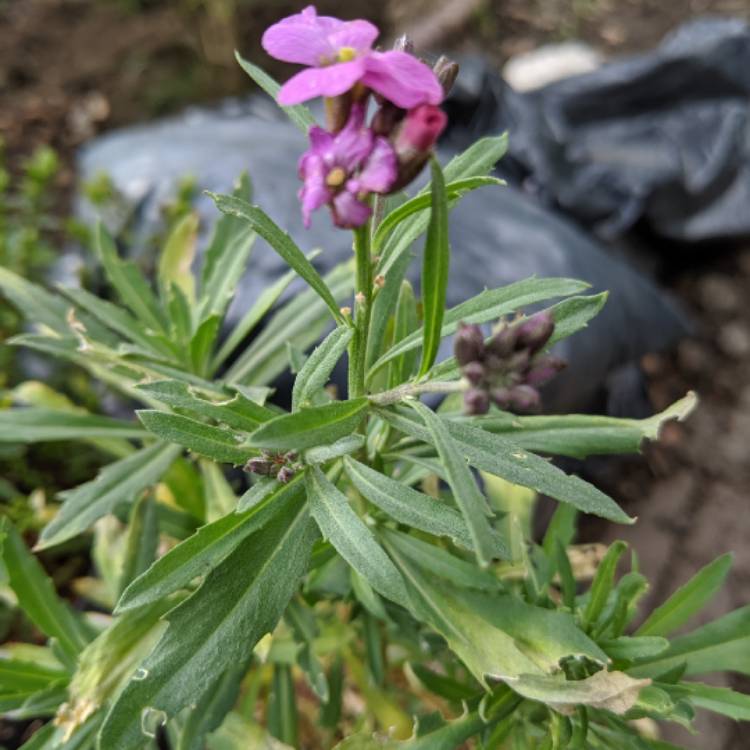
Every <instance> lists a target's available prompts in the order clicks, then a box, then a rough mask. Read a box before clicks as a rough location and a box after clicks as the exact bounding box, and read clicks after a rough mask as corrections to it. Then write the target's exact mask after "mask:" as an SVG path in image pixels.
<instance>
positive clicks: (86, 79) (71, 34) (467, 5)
mask: <svg viewBox="0 0 750 750" xmlns="http://www.w3.org/2000/svg"><path fill="white" fill-rule="evenodd" d="M303 4H306V3H301V2H283V1H281V0H279V1H278V2H274V3H265V2H261V0H237V10H236V12H235V14H234V16H233V17H232V18H229V19H228V18H227V17H222V16H220V15H219V14H217V12H216V11H215V8H217V7H219V6H220V5H222V4H220V3H216V4H214V5H212V4H211V3H208V2H205V3H198V2H195V3H190V2H187V1H183V2H181V1H180V0H172V2H158V1H154V0H151V2H148V1H147V0H118V2H114V1H111V2H105V0H10V2H8V1H7V0H6V2H3V0H0V38H1V39H2V44H1V45H0V134H2V137H3V139H4V140H5V143H6V148H7V153H8V156H9V160H10V163H11V166H12V167H16V166H17V165H18V164H19V163H20V161H21V160H22V159H23V158H24V157H25V156H27V155H28V154H29V153H30V152H31V150H32V149H33V147H34V146H36V145H39V144H44V143H46V144H50V145H52V146H54V147H55V148H57V149H58V150H59V151H60V153H61V155H62V157H63V162H64V164H65V167H66V168H65V169H64V170H63V172H62V174H61V176H60V179H59V183H58V188H59V191H60V199H61V200H60V202H61V206H62V208H61V210H64V204H65V203H66V202H67V197H68V196H69V195H70V188H71V186H72V182H73V171H72V156H73V153H74V150H75V148H76V147H77V146H78V145H80V144H81V143H82V142H84V141H85V140H87V139H88V138H90V137H92V136H93V135H95V134H96V133H98V132H100V131H101V130H103V129H107V128H111V127H116V126H120V125H123V124H126V123H129V122H134V121H138V120H144V119H148V118H151V117H154V116H157V115H160V114H164V113H165V112H169V111H172V110H174V109H177V108H180V107H182V106H184V105H185V104H187V103H190V102H196V101H208V100H214V99H219V98H222V97H224V96H227V95H232V94H238V93H243V92H246V91H249V90H250V88H251V87H250V85H249V83H248V81H247V79H246V78H245V77H244V76H243V75H241V74H240V73H239V72H238V69H237V67H236V65H235V64H234V61H233V59H232V55H231V51H232V50H233V49H234V48H235V47H236V48H238V49H240V50H241V51H242V52H243V54H244V55H245V56H247V57H253V58H256V59H265V58H260V57H259V56H260V50H259V47H258V36H259V33H258V32H259V30H261V29H262V28H264V26H265V25H267V23H268V21H269V20H271V18H276V17H279V16H280V15H284V14H285V13H286V12H288V11H289V10H291V9H294V8H297V7H300V6H301V5H303ZM226 5H227V6H229V3H227V4H226ZM317 5H318V7H319V9H320V10H321V11H322V12H326V11H328V12H337V13H338V14H341V13H345V14H346V15H347V16H351V17H356V16H367V17H369V18H373V12H375V13H380V14H381V15H382V17H381V18H374V19H373V20H375V21H376V22H379V23H380V25H381V26H383V27H384V28H385V29H386V30H389V29H395V28H397V29H398V30H399V31H404V30H406V31H409V32H410V33H412V35H413V36H414V37H415V38H416V40H417V43H418V45H420V46H431V47H433V48H435V47H439V46H444V47H447V48H452V49H455V50H461V51H468V50H473V51H478V50H481V51H483V52H484V53H486V54H489V55H491V57H492V58H493V59H494V60H496V62H497V63H498V64H502V63H503V62H504V61H505V60H506V59H507V58H508V57H509V56H510V55H512V54H515V53H519V52H523V51H527V50H529V49H533V48H534V47H536V46H538V45H539V44H541V43H547V42H551V41H560V40H562V39H566V38H577V39H582V40H583V41H586V42H588V43H590V44H592V45H593V46H595V47H596V48H598V49H600V50H602V51H603V52H605V53H606V54H617V53H621V52H631V51H638V50H645V49H647V48H649V47H652V46H653V45H654V44H656V43H657V42H658V41H659V40H660V39H661V37H662V36H663V35H664V34H665V33H666V32H668V31H669V30H671V29H672V28H674V27H675V26H676V25H677V24H678V23H680V22H682V21H684V20H686V19H687V18H690V17H694V16H697V15H702V14H707V13H712V14H734V15H739V16H744V17H746V18H750V5H749V4H748V2H747V0H679V1H678V0H675V2H672V3H663V2H658V1H657V0H627V1H625V2H623V0H618V1H617V2H615V0H576V1H575V2H572V3H571V2H563V0H531V1H530V0H441V1H439V2H438V1H437V0H398V1H396V0H391V1H390V2H387V3H382V4H381V3H370V2H360V1H359V0H357V1H356V2H353V1H351V0H350V1H349V2H347V3H341V2H336V1H335V0H329V1H326V2H318V3H317ZM269 6H270V7H269ZM133 8H138V12H135V11H134V10H133ZM207 8H209V9H211V8H213V9H214V10H213V11H211V10H206V9H207ZM343 8H345V10H342V9H343ZM277 72H278V71H277ZM663 281H664V283H665V284H666V285H667V286H668V287H669V288H670V289H671V290H672V291H673V292H674V293H676V294H677V296H678V297H679V298H680V299H681V300H682V302H683V303H684V305H685V306H686V308H687V309H688V311H689V312H690V313H691V314H692V315H693V317H694V319H695V321H696V323H697V330H698V334H697V336H696V337H695V338H694V339H692V340H688V341H685V342H683V344H682V345H681V346H680V348H679V350H678V351H677V352H676V353H674V354H673V355H669V356H658V357H657V356H650V357H648V358H646V359H645V360H644V362H643V366H644V369H645V370H646V372H647V375H648V379H649V391H650V395H651V398H652V400H653V404H654V407H655V408H656V409H662V408H664V407H665V406H666V405H668V404H669V403H671V402H672V401H674V400H675V399H677V398H679V397H681V396H683V395H684V394H685V392H686V391H688V390H696V391H697V392H698V394H699V396H700V405H699V407H698V408H697V410H696V411H695V413H694V414H693V415H692V416H691V418H690V419H689V420H688V421H687V422H685V423H679V424H676V423H673V424H670V425H667V427H666V428H665V430H664V433H663V435H662V441H661V443H660V444H658V445H652V446H648V447H647V448H646V450H645V452H644V455H643V456H642V457H635V458H632V459H627V460H624V459H623V460H614V461H609V462H607V463H606V469H605V471H604V473H601V472H600V473H599V474H598V475H597V478H598V481H599V482H600V483H601V484H602V485H603V486H604V488H605V489H607V490H608V491H610V492H611V493H612V494H613V496H614V497H615V498H616V499H617V500H618V501H619V502H620V503H621V504H622V505H623V506H624V507H625V508H626V510H627V511H628V512H629V513H631V514H633V515H637V516H639V523H638V524H636V525H635V526H633V527H613V526H612V525H609V524H598V523H596V522H591V523H587V525H586V526H585V527H584V529H583V530H582V535H583V537H584V540H590V539H596V540H598V541H607V542H609V541H612V540H614V539H616V538H621V539H625V540H626V541H628V542H630V543H631V544H632V546H633V548H634V549H635V550H636V551H637V553H638V556H639V559H640V564H641V567H642V569H643V570H644V572H645V573H646V575H647V576H648V577H649V578H650V579H651V580H652V581H653V585H652V589H651V591H650V594H649V605H652V604H653V603H655V602H659V601H662V600H663V599H664V597H666V596H667V595H669V593H671V591H673V590H674V589H675V588H676V587H677V586H679V585H681V584H682V583H684V582H685V581H686V580H687V579H688V578H689V577H690V576H691V575H692V574H694V573H695V572H696V571H697V570H698V569H699V568H700V567H701V566H702V565H705V564H706V563H708V562H710V561H711V560H713V559H714V558H716V557H717V556H719V555H720V554H722V553H723V552H725V551H727V550H733V551H734V553H735V563H734V568H733V570H732V572H731V574H730V577H729V581H728V585H727V586H726V587H725V589H724V590H723V592H722V593H720V594H719V595H718V596H717V598H716V600H715V601H714V602H712V604H711V605H710V607H709V608H708V609H707V610H706V613H705V614H704V615H702V620H701V621H705V620H707V619H712V618H714V617H716V616H719V615H721V614H724V613H725V612H728V611H729V610H730V609H733V608H736V607H738V606H741V605H743V604H746V603H748V602H750V546H748V545H747V543H746V540H747V539H748V538H750V513H748V512H747V510H748V505H749V500H748V498H749V496H750V462H748V461H747V452H748V446H749V445H750V377H749V376H750V309H749V308H748V306H747V305H746V303H745V301H746V300H747V299H748V296H750V248H745V249H742V248H729V247H707V248H701V249H700V250H699V251H698V252H697V253H696V254H695V256H694V257H693V258H691V259H690V262H688V263H685V262H683V263H682V267H681V268H678V269H675V268H674V267H672V268H668V269H667V270H666V272H665V275H664V278H663ZM725 684H730V685H732V686H734V687H736V688H738V689H742V690H744V691H745V692H750V681H748V680H747V679H740V678H737V677H731V678H728V679H727V682H726V683H725ZM698 724H699V727H700V728H701V729H702V730H703V732H704V734H703V735H702V737H701V738H700V739H699V740H696V739H695V738H691V737H689V736H688V735H687V734H686V733H685V732H682V730H679V729H677V730H675V731H674V732H673V731H672V730H671V729H670V730H669V738H670V739H671V740H672V741H674V742H679V743H680V744H682V745H684V746H687V747H695V748H698V747H701V748H705V747H711V748H713V749H715V750H739V748H744V747H746V746H747V741H746V740H745V741H743V738H742V736H741V732H742V730H741V729H740V726H739V725H737V724H734V723H732V722H729V721H723V720H721V719H717V718H713V717H712V718H710V719H707V718H706V717H701V718H700V720H699V723H698ZM2 741H3V738H2V737H0V742H2ZM706 743H708V744H706Z"/></svg>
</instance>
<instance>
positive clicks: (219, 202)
mask: <svg viewBox="0 0 750 750" xmlns="http://www.w3.org/2000/svg"><path fill="white" fill-rule="evenodd" d="M208 195H209V196H210V197H211V198H212V199H213V200H214V202H215V203H216V207H217V208H218V209H219V210H220V211H222V212H223V213H225V214H230V215H231V216H237V217H238V218H240V219H244V220H245V221H246V222H248V224H250V226H251V227H252V228H253V229H254V230H255V232H257V234H258V235H260V236H261V237H262V238H263V239H264V240H265V241H266V242H267V243H268V244H269V245H270V246H271V248H272V249H273V250H275V251H276V252H277V253H278V254H279V255H280V256H281V258H282V259H283V260H284V261H285V262H286V263H287V264H288V265H289V266H290V267H291V268H293V269H294V270H295V271H296V272H297V274H298V275H299V276H300V277H301V278H302V279H304V280H305V281H306V282H307V283H308V284H309V285H310V286H311V287H312V288H313V289H314V290H315V292H316V293H317V294H318V296H319V297H320V298H321V299H322V300H323V302H325V304H326V306H327V307H328V309H329V310H330V312H331V315H332V316H333V319H334V320H335V321H336V322H337V323H340V322H342V318H341V312H340V311H339V306H338V305H337V304H336V300H335V299H334V298H333V295H332V294H331V290H330V289H329V288H328V286H327V285H326V283H325V281H323V279H322V277H321V276H320V274H319V273H318V272H317V271H316V270H315V268H314V267H313V265H312V263H310V261H309V260H308V259H307V258H306V257H305V255H304V253H303V252H302V251H301V250H300V249H299V248H298V247H297V245H296V244H295V243H294V241H293V240H292V238H291V237H290V236H289V235H288V234H287V233H286V232H284V231H283V230H282V229H280V228H279V227H278V225H277V224H276V223H275V222H274V221H273V220H272V219H271V217H270V216H268V214H266V213H265V211H263V209H261V208H260V207H259V206H253V205H251V204H250V203H247V202H246V201H243V200H240V199H239V198H235V197H234V196H232V195H217V194H216V193H211V192H209V193H208Z"/></svg>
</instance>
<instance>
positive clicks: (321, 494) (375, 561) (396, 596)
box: [307, 467, 408, 605]
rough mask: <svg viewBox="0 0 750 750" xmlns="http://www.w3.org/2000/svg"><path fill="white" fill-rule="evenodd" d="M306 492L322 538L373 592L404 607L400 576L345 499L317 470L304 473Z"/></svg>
mask: <svg viewBox="0 0 750 750" xmlns="http://www.w3.org/2000/svg"><path fill="white" fill-rule="evenodd" d="M307 492H308V496H309V501H310V512H311V513H312V515H313V517H314V518H315V521H316V522H317V524H318V526H319V527H320V530H321V531H322V532H323V536H324V537H325V538H326V539H328V541H330V542H331V544H332V545H333V546H334V547H335V548H336V549H337V551H338V552H339V554H340V555H341V556H342V557H343V558H344V560H346V561H347V562H348V563H349V565H351V566H352V567H353V568H354V569H355V570H356V571H357V572H358V573H359V574H360V575H361V576H363V577H364V578H365V579H366V580H367V581H368V583H369V584H370V585H371V586H372V587H373V588H374V589H375V590H376V591H378V592H379V593H380V594H382V595H383V596H385V597H387V598H388V599H391V600H392V601H394V602H397V603H398V604H402V605H404V604H405V603H406V602H407V600H408V597H407V595H406V589H405V587H404V582H403V580H402V578H401V575H400V573H399V572H398V570H396V568H395V566H394V565H393V563H392V562H391V561H390V559H389V558H388V555H386V553H385V552H384V551H383V548H382V547H381V546H380V545H379V544H378V542H377V540H376V539H375V537H374V536H373V535H372V532H371V531H370V530H369V529H368V528H367V526H365V524H364V523H363V521H362V520H361V519H360V518H359V516H358V515H357V514H356V513H355V512H354V511H353V510H352V508H351V506H350V505H349V501H348V500H347V499H346V496H345V495H344V494H343V493H342V492H340V491H339V490H338V489H337V488H336V487H335V486H334V485H333V484H331V482H329V481H328V479H326V477H325V475H324V474H323V473H322V472H321V471H320V469H318V468H317V467H312V468H311V469H310V470H309V471H308V472H307Z"/></svg>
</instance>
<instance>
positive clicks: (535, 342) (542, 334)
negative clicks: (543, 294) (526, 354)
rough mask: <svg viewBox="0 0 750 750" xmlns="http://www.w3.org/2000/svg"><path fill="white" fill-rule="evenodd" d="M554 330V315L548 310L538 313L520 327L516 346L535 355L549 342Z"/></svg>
mask: <svg viewBox="0 0 750 750" xmlns="http://www.w3.org/2000/svg"><path fill="white" fill-rule="evenodd" d="M554 330H555V321H554V320H553V319H552V315H551V314H550V313H549V312H547V311H546V310H545V311H542V312H538V313H536V314H535V315H532V316H531V317H529V318H526V320H524V321H523V322H522V323H520V324H519V325H518V328H517V335H518V342H517V344H516V346H517V347H518V348H519V349H521V348H524V349H528V350H529V351H530V352H531V354H534V353H536V352H538V351H539V350H540V349H541V348H542V347H543V346H544V345H545V344H546V343H547V342H548V341H549V338H550V336H551V335H552V332H553V331H554Z"/></svg>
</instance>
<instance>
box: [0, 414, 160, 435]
mask: <svg viewBox="0 0 750 750" xmlns="http://www.w3.org/2000/svg"><path fill="white" fill-rule="evenodd" d="M145 435H146V433H144V431H143V430H142V429H141V428H140V427H139V426H138V425H137V424H135V423H134V422H125V421H124V420H121V419H113V418H111V417H100V416H97V415H94V414H82V413H76V412H70V411H58V410H56V409H43V408H37V407H33V406H30V407H20V408H15V409H3V410H0V443H40V442H45V441H49V440H90V439H92V438H126V439H131V438H134V439H143V437H144V436H145Z"/></svg>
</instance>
